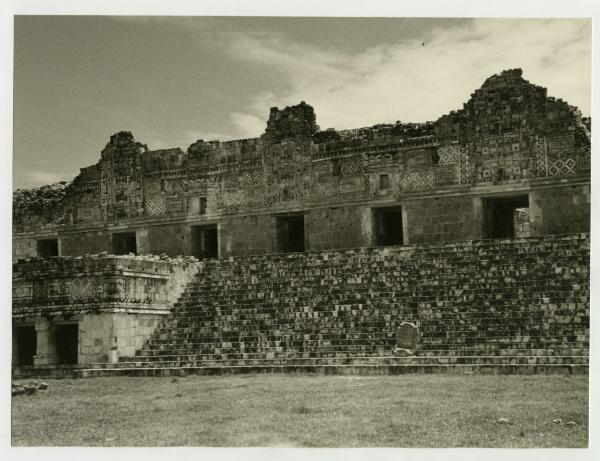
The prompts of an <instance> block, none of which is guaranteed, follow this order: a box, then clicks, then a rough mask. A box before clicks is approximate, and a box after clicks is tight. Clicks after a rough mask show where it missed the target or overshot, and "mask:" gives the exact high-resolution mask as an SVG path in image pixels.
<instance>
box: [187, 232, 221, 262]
mask: <svg viewBox="0 0 600 461" xmlns="http://www.w3.org/2000/svg"><path fill="white" fill-rule="evenodd" d="M192 255H193V256H195V257H196V258H198V259H205V258H218V257H219V232H218V230H217V225H216V224H213V225H210V226H192Z"/></svg>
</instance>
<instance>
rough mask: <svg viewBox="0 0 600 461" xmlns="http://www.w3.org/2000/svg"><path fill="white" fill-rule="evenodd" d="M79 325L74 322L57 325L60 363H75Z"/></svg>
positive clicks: (57, 354) (57, 357) (57, 353)
mask: <svg viewBox="0 0 600 461" xmlns="http://www.w3.org/2000/svg"><path fill="white" fill-rule="evenodd" d="M78 330H79V326H78V325H77V324H76V323H74V324H68V325H57V326H56V359H57V362H58V364H59V365H75V364H76V363H77V349H78V343H79V331H78Z"/></svg>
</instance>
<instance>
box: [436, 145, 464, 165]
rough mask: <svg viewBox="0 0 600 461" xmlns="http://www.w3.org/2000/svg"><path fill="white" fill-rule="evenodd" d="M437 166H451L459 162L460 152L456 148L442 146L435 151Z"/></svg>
mask: <svg viewBox="0 0 600 461" xmlns="http://www.w3.org/2000/svg"><path fill="white" fill-rule="evenodd" d="M437 153H438V156H439V158H440V159H439V161H438V165H453V164H455V163H458V162H459V156H460V150H459V149H458V148H457V147H456V146H442V147H440V148H439V149H438V151H437Z"/></svg>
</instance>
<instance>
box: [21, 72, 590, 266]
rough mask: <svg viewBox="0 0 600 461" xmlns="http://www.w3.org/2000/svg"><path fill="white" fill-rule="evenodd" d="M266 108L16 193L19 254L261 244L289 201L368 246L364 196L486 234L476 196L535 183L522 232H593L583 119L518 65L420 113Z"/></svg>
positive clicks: (120, 139) (119, 147)
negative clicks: (322, 116)
mask: <svg viewBox="0 0 600 461" xmlns="http://www.w3.org/2000/svg"><path fill="white" fill-rule="evenodd" d="M267 118H268V119H267ZM265 119H267V120H266V129H265V132H264V133H263V135H262V136H260V137H259V138H253V139H239V140H234V141H227V142H220V141H204V140H198V141H196V142H194V143H193V144H192V145H190V146H189V147H188V148H187V149H185V150H184V149H181V148H179V147H174V148H169V149H159V150H150V149H149V148H148V146H146V145H145V144H143V143H141V142H139V141H136V139H135V138H134V136H133V134H132V133H130V132H128V131H120V132H118V133H116V134H114V135H112V136H110V138H109V142H108V143H107V144H106V146H105V147H104V148H103V149H102V150H101V152H100V159H99V161H98V162H97V163H96V164H94V165H90V166H88V167H85V168H82V169H81V172H80V174H79V175H78V176H77V177H76V178H74V180H73V181H72V182H70V183H67V184H59V185H54V186H44V187H42V188H38V189H33V190H27V191H16V192H15V194H14V197H13V204H14V206H13V208H14V220H13V224H14V239H13V241H14V245H13V256H14V257H15V258H21V257H29V256H34V255H37V256H45V255H44V246H43V245H42V246H40V241H41V240H44V239H48V238H50V239H53V240H54V242H53V243H52V245H53V246H52V248H54V247H56V248H57V251H56V253H58V254H60V255H70V256H77V255H82V254H92V253H99V252H103V251H106V252H109V253H118V254H127V252H129V251H130V252H132V253H136V254H160V253H166V254H168V255H171V256H176V255H199V254H206V253H208V254H210V255H214V254H215V253H218V255H219V256H222V257H223V256H246V255H256V254H265V253H270V252H273V251H279V250H281V245H280V242H279V241H278V239H279V238H280V235H279V230H278V229H279V228H278V227H277V224H276V222H275V220H276V218H277V216H281V215H286V214H297V215H303V216H304V225H305V227H304V240H305V241H304V248H305V249H309V250H320V249H328V248H329V249H332V248H350V247H358V246H369V245H371V244H372V243H373V241H374V236H373V232H374V229H373V226H372V225H371V224H370V223H369V222H368V221H369V219H370V218H369V216H370V215H371V211H369V208H380V207H397V208H402V220H403V223H402V225H403V226H404V229H403V236H402V239H403V242H404V243H427V242H431V243H436V242H442V241H454V240H469V239H478V238H485V237H489V236H490V235H487V234H486V233H484V232H483V231H482V229H483V228H484V224H485V223H484V222H483V221H484V219H483V218H484V213H482V212H481V210H480V208H481V205H480V204H478V203H477V201H478V200H485V199H487V197H489V196H495V195H503V196H506V195H509V194H517V195H527V194H529V195H530V203H531V206H532V207H533V208H535V209H533V210H531V211H532V214H531V216H532V219H534V220H535V222H530V223H529V225H527V223H526V222H523V225H522V226H521V227H522V228H527V229H528V230H527V232H529V234H530V235H534V236H535V235H548V234H561V233H571V232H587V231H589V202H588V199H589V192H588V193H587V195H586V193H585V192H583V193H582V192H576V193H574V192H573V191H572V190H571V188H572V187H575V188H581V187H584V188H585V187H587V188H588V189H589V184H590V165H591V160H590V159H591V155H590V146H591V139H590V132H589V129H588V126H589V125H590V123H591V121H590V120H589V119H585V121H584V119H583V118H582V116H581V113H580V112H579V110H578V109H577V108H576V107H573V106H570V105H569V104H568V103H566V102H565V101H562V100H561V99H557V98H554V97H549V96H548V95H547V91H546V89H545V88H543V87H541V86H538V85H535V84H533V83H530V82H528V81H527V80H525V79H524V78H523V72H522V71H521V69H509V70H505V71H503V72H500V73H499V74H495V75H492V76H491V77H489V78H488V79H486V81H485V82H484V83H483V84H482V85H481V87H480V88H478V89H476V90H475V91H474V92H473V93H472V94H471V96H470V98H469V100H468V101H467V102H466V103H465V104H464V105H463V107H462V108H461V109H459V110H456V111H452V112H450V113H448V114H445V115H442V116H441V117H439V118H438V119H437V120H435V121H430V122H426V123H401V122H396V123H394V124H378V125H374V126H371V127H363V128H357V129H352V130H335V129H327V130H325V131H320V129H319V127H318V125H317V120H316V115H315V111H314V109H313V108H312V107H311V106H310V105H309V104H307V103H305V102H301V103H300V104H297V105H294V106H290V107H286V108H284V109H278V108H276V107H274V108H271V110H270V112H269V114H268V117H267V116H265ZM551 188H552V189H555V193H550V189H551ZM573 194H575V195H573ZM586 197H587V198H586ZM558 202H560V203H561V207H560V208H561V209H565V210H566V209H568V210H570V211H569V213H570V215H569V218H566V219H561V218H560V216H558V215H557V213H556V211H554V208H553V207H555V204H556V203H558ZM499 206H500V205H499ZM500 207H501V206H500ZM453 210H454V211H455V213H454V214H453ZM523 216H525V215H523ZM570 218H573V219H570ZM509 219H511V218H509ZM195 226H216V227H217V234H216V237H215V238H214V239H212V240H214V241H215V242H214V243H215V244H216V246H217V247H218V251H216V250H215V249H214V248H212V247H211V250H210V251H208V252H207V251H206V248H203V247H201V244H200V243H198V242H201V241H203V240H202V239H195V238H194V237H193V235H195V234H194V229H193V228H194V227H195ZM124 232H127V233H129V236H128V238H130V241H129V243H130V245H129V247H128V248H129V249H128V250H127V251H123V249H122V248H121V247H120V246H119V245H118V244H117V243H118V238H119V236H118V234H122V233H124ZM377 232H379V231H378V230H377V229H375V233H377ZM211 238H212V237H211ZM212 240H211V242H212ZM384 240H385V239H384Z"/></svg>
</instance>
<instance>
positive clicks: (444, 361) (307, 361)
mask: <svg viewBox="0 0 600 461" xmlns="http://www.w3.org/2000/svg"><path fill="white" fill-rule="evenodd" d="M588 363H589V357H588V356H505V357H499V356H485V355H476V356H454V357H447V356H441V357H419V356H407V357H389V356H387V357H345V358H299V357H280V358H269V357H266V358H254V359H229V360H217V359H215V360H207V359H200V360H190V359H189V358H188V357H187V356H179V357H176V360H160V361H159V360H154V361H151V360H132V361H120V362H118V363H93V364H91V368H133V367H167V368H172V367H202V366H264V365H371V364H375V365H406V364H429V365H433V364H438V365H454V364H460V365H467V364H471V365H548V364H553V365H557V364H569V365H587V364H588Z"/></svg>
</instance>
